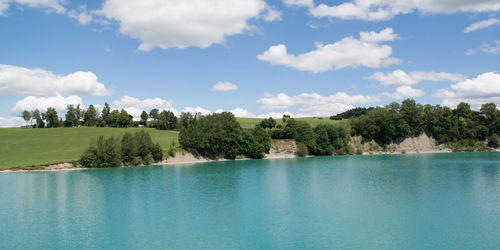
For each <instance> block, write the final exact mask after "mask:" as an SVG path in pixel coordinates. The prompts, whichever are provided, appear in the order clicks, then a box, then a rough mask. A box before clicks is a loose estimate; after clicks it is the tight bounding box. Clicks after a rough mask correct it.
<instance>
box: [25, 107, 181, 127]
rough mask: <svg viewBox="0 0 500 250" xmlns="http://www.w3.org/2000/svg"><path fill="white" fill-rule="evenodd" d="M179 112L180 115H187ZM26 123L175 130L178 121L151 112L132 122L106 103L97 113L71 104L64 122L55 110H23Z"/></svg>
mask: <svg viewBox="0 0 500 250" xmlns="http://www.w3.org/2000/svg"><path fill="white" fill-rule="evenodd" d="M186 115H187V114H186V113H182V114H181V117H182V116H186ZM21 116H22V117H23V119H24V120H25V122H26V126H27V127H28V126H31V127H33V128H57V127H77V126H89V127H120V128H126V127H138V126H141V125H142V126H148V127H151V128H157V129H165V130H166V129H170V130H171V129H178V128H179V126H180V125H179V124H178V118H177V117H176V116H175V114H174V113H173V112H172V111H169V110H163V111H161V112H160V111H159V110H158V109H152V110H151V111H150V112H149V113H148V112H146V111H142V113H141V115H140V121H134V120H133V116H131V115H130V114H129V113H128V112H127V111H126V110H125V109H121V110H117V109H115V110H112V109H111V107H110V106H109V104H108V103H105V104H104V107H103V108H102V110H101V111H100V112H99V110H98V109H96V108H95V106H94V105H90V106H89V107H88V109H82V108H81V107H80V104H78V105H76V106H75V105H73V104H70V105H68V106H67V108H66V114H65V115H64V119H63V118H62V117H59V115H58V114H57V111H56V109H55V108H53V107H49V108H47V111H45V112H43V113H42V112H40V110H38V109H35V110H32V111H28V110H24V111H23V112H22V114H21Z"/></svg>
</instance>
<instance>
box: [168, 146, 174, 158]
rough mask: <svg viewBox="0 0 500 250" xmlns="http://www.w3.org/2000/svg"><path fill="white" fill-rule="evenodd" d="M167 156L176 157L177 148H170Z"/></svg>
mask: <svg viewBox="0 0 500 250" xmlns="http://www.w3.org/2000/svg"><path fill="white" fill-rule="evenodd" d="M167 154H168V156H169V157H175V148H169V149H168V151H167Z"/></svg>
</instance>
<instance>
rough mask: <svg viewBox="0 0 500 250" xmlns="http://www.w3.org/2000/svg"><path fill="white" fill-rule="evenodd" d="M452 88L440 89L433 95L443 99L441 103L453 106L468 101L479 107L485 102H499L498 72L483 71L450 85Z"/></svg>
mask: <svg viewBox="0 0 500 250" xmlns="http://www.w3.org/2000/svg"><path fill="white" fill-rule="evenodd" d="M451 89H452V90H448V89H440V90H438V91H437V92H436V93H434V95H433V96H434V97H436V98H441V99H443V105H445V106H450V107H454V106H456V105H458V104H459V103H460V102H468V103H469V104H471V106H473V107H475V108H479V107H480V105H481V104H483V103H487V102H494V103H497V104H498V103H500V74H498V73H495V72H487V73H483V74H481V75H479V76H477V77H476V78H473V79H467V80H465V81H462V82H459V83H456V84H453V85H451Z"/></svg>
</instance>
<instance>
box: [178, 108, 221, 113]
mask: <svg viewBox="0 0 500 250" xmlns="http://www.w3.org/2000/svg"><path fill="white" fill-rule="evenodd" d="M219 111H220V110H219ZM182 112H184V113H191V114H196V113H201V114H202V115H208V114H210V113H212V112H210V110H208V109H205V108H202V107H196V108H193V107H185V108H184V109H182Z"/></svg>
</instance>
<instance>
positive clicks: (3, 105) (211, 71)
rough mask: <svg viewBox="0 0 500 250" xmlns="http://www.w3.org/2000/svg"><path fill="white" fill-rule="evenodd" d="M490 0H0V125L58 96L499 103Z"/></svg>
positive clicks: (249, 105)
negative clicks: (408, 99) (407, 100)
mask: <svg viewBox="0 0 500 250" xmlns="http://www.w3.org/2000/svg"><path fill="white" fill-rule="evenodd" d="M499 70H500V0H460V1H457V0H432V1H431V0H345V1H341V0H335V1H332V0H330V1H319V0H273V1H271V0H268V1H265V0H190V1H185V0H141V1H136V0H90V1H82V0H73V1H72V0H0V127H11V126H20V125H23V124H24V121H23V120H22V118H21V117H20V116H21V112H22V111H23V110H34V109H37V108H38V109H40V110H41V111H42V112H43V111H45V110H46V109H47V108H48V107H54V108H56V110H57V111H58V113H59V115H60V116H61V117H64V114H65V110H66V106H67V105H68V104H75V105H77V104H80V105H81V106H82V107H88V105H90V104H93V105H94V106H96V107H98V108H99V107H102V106H103V105H104V103H105V102H107V103H109V104H110V105H111V107H112V108H114V109H122V108H123V109H126V110H127V111H128V112H129V113H131V114H132V115H133V116H135V117H136V118H139V114H140V112H141V111H142V110H146V111H149V110H151V109H153V108H158V109H160V110H171V111H174V113H176V114H180V113H181V112H201V113H203V114H208V113H213V112H222V111H230V112H233V113H234V114H235V115H236V116H237V117H270V116H272V117H275V118H279V117H281V116H282V115H283V114H285V113H286V114H291V115H292V116H294V117H305V116H330V115H334V114H337V113H340V112H343V111H346V110H348V109H351V108H354V107H369V106H380V105H387V104H389V103H391V102H394V101H396V102H401V101H402V100H404V99H406V98H413V99H415V100H416V101H417V102H419V103H423V104H433V105H438V104H439V105H444V106H449V107H455V106H456V105H457V104H458V103H460V102H462V101H465V102H468V103H470V104H471V107H472V108H473V109H476V110H477V109H479V108H480V106H481V104H482V103H486V102H494V103H496V104H500V72H499Z"/></svg>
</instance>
